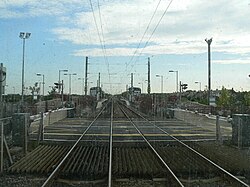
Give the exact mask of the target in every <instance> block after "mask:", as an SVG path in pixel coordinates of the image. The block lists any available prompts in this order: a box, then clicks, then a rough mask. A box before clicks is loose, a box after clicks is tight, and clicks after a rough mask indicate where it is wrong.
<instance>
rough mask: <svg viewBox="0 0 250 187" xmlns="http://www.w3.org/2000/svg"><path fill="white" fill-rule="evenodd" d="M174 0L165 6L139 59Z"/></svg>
mask: <svg viewBox="0 0 250 187" xmlns="http://www.w3.org/2000/svg"><path fill="white" fill-rule="evenodd" d="M173 1H174V0H170V2H169V4H168V5H167V7H166V8H165V10H164V12H163V14H162V16H161V17H160V19H159V21H158V22H157V24H156V26H155V28H154V30H153V31H152V33H151V35H150V36H149V38H148V40H147V41H146V43H145V45H144V46H143V48H142V49H141V52H140V54H139V55H138V56H137V59H138V58H139V57H140V56H141V55H142V52H143V50H144V49H145V48H146V47H147V45H148V43H149V41H150V40H151V38H152V37H153V35H154V33H155V31H156V29H157V28H158V26H159V25H160V23H161V21H162V19H163V17H164V16H165V14H166V13H167V11H168V9H169V7H170V5H171V4H172V2H173ZM132 68H133V67H132ZM132 68H131V69H132Z"/></svg>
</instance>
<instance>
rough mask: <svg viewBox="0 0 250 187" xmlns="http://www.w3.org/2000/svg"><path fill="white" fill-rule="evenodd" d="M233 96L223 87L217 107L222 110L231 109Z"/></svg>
mask: <svg viewBox="0 0 250 187" xmlns="http://www.w3.org/2000/svg"><path fill="white" fill-rule="evenodd" d="M231 101H232V95H231V93H230V92H229V91H228V90H227V89H226V88H225V87H224V86H223V87H222V89H221V93H220V96H219V99H218V101H217V106H219V107H222V108H229V107H230V106H231V104H232V103H231Z"/></svg>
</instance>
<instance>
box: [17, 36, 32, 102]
mask: <svg viewBox="0 0 250 187" xmlns="http://www.w3.org/2000/svg"><path fill="white" fill-rule="evenodd" d="M30 35H31V33H28V32H20V35H19V37H20V38H21V39H22V40H23V63H22V103H23V92H24V52H25V39H28V38H29V37H30Z"/></svg>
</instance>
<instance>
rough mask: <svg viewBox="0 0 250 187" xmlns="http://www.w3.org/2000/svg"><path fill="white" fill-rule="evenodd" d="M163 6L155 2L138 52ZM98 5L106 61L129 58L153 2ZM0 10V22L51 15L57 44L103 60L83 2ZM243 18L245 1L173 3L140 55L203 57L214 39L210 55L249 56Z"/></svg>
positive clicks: (61, 0) (7, 5)
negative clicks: (208, 41) (67, 44)
mask: <svg viewBox="0 0 250 187" xmlns="http://www.w3.org/2000/svg"><path fill="white" fill-rule="evenodd" d="M169 2H170V1H169V0H168V1H161V4H160V6H159V9H158V11H157V13H156V15H155V18H154V19H153V21H152V25H151V26H150V28H149V30H148V32H147V34H146V36H145V38H144V40H143V43H142V45H141V47H142V46H143V45H144V43H145V42H146V41H147V39H148V37H149V36H150V34H151V33H152V30H153V28H154V27H155V26H156V24H157V22H158V20H159V18H160V17H161V15H162V14H163V12H164V10H165V8H166V7H167V5H168V3H169ZM92 3H93V8H94V14H95V17H96V21H97V24H98V30H99V34H100V37H101V41H102V42H103V39H102V34H101V23H100V17H99V10H98V6H97V1H95V0H92ZM100 3H101V4H100V12H101V19H102V28H103V35H104V40H105V44H106V48H107V56H109V55H110V56H125V55H128V56H129V55H130V56H131V55H133V53H134V51H135V47H136V46H137V44H138V43H139V41H140V39H141V37H142V35H143V33H144V31H145V29H146V27H147V24H148V22H149V20H150V18H151V16H152V14H153V11H154V9H155V7H156V5H157V3H158V1H154V0H133V1H129V0H110V1H100ZM0 7H1V9H2V11H1V13H0V18H10V17H25V16H26V17H27V16H41V15H49V16H51V15H55V19H56V20H57V21H58V25H59V26H58V27H55V28H54V29H53V30H52V32H53V33H54V34H56V35H57V37H58V38H59V39H60V40H62V41H69V42H72V43H73V44H76V45H83V46H84V48H85V49H83V50H79V51H74V52H73V54H74V55H76V56H79V55H80V56H81V55H83V54H84V55H85V54H86V53H87V54H91V56H102V55H103V52H102V49H101V46H100V39H99V37H98V32H97V29H96V26H95V22H94V19H93V14H92V12H91V8H90V5H89V1H88V0H86V1H82V0H71V1H68V0H54V1H47V0H40V1H39V0H36V1H34V0H9V1H1V2H0ZM21 9H25V11H21ZM249 17H250V6H249V5H248V2H247V1H241V0H232V1H227V0H218V1H200V0H192V1H186V0H174V1H173V3H172V4H171V6H170V8H169V11H168V12H167V14H166V15H165V17H164V18H163V20H162V22H161V23H160V25H159V27H158V29H157V30H156V32H155V34H154V35H153V37H152V39H151V40H150V44H149V45H148V46H147V47H146V48H145V49H144V50H143V53H142V54H153V55H156V54H197V53H203V52H205V51H206V47H207V46H206V43H205V41H204V39H205V38H206V37H213V38H214V39H213V43H212V51H213V52H225V53H233V54H241V55H244V54H247V53H249V51H250V44H249V43H248V41H249V40H250V33H249V30H250V24H249V19H248V18H249ZM96 45H97V46H99V48H98V47H96ZM88 46H89V48H88ZM93 46H94V47H93ZM110 46H112V48H111V47H110ZM114 46H116V47H114ZM131 46H132V47H131ZM86 48H87V49H86ZM138 52H140V50H138Z"/></svg>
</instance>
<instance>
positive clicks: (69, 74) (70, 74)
mask: <svg viewBox="0 0 250 187" xmlns="http://www.w3.org/2000/svg"><path fill="white" fill-rule="evenodd" d="M64 75H68V76H69V99H70V96H71V76H72V75H77V74H76V73H65V74H64Z"/></svg>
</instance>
